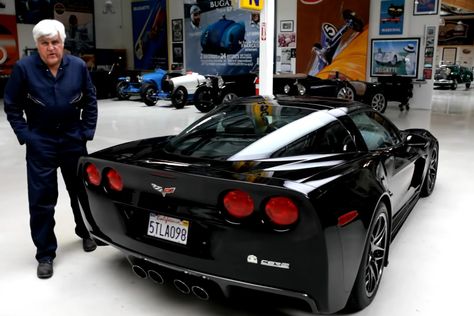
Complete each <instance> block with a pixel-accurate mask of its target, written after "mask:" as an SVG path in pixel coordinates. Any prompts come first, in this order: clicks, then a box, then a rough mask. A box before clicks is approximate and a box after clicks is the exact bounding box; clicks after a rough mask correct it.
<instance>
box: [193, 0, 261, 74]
mask: <svg viewBox="0 0 474 316" xmlns="http://www.w3.org/2000/svg"><path fill="white" fill-rule="evenodd" d="M259 27H260V26H259V18H258V19H256V18H255V14H254V13H252V12H249V11H243V10H238V9H235V8H233V7H232V4H231V1H230V0H228V1H210V0H204V1H196V0H195V1H186V0H185V3H184V30H185V45H186V70H187V71H194V72H199V73H201V74H222V75H235V74H245V73H249V72H251V71H254V70H255V69H256V65H257V60H258V55H259V31H260V29H259Z"/></svg>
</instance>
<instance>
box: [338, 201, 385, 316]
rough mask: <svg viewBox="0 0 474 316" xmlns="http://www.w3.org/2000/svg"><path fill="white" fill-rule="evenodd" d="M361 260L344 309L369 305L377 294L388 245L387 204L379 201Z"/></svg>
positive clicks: (351, 309) (348, 309)
mask: <svg viewBox="0 0 474 316" xmlns="http://www.w3.org/2000/svg"><path fill="white" fill-rule="evenodd" d="M368 232H369V233H368V239H367V241H366V244H365V248H364V253H363V255H362V261H361V264H360V266H359V272H358V273H357V277H356V280H355V282H354V286H353V288H352V292H351V294H350V297H349V300H348V302H347V305H346V308H345V311H348V312H356V311H359V310H361V309H363V308H365V307H366V306H367V305H369V304H370V303H371V302H372V300H373V299H374V297H375V295H376V294H377V290H378V287H379V285H380V280H381V279H382V274H383V269H384V267H385V263H386V260H387V254H388V247H389V245H390V222H389V215H388V210H387V206H386V205H385V203H384V202H380V203H379V205H378V206H377V209H376V211H375V214H374V217H373V219H372V223H371V224H370V227H369V231H368Z"/></svg>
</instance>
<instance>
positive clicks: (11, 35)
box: [0, 14, 20, 76]
mask: <svg viewBox="0 0 474 316" xmlns="http://www.w3.org/2000/svg"><path fill="white" fill-rule="evenodd" d="M19 58H20V54H19V52H18V36H17V30H16V16H14V15H3V14H0V76H1V75H9V74H11V72H12V69H13V66H14V65H15V63H16V62H17V61H18V59H19Z"/></svg>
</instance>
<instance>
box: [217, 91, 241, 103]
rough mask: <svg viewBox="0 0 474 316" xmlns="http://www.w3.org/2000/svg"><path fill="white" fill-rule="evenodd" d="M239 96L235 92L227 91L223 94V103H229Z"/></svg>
mask: <svg viewBox="0 0 474 316" xmlns="http://www.w3.org/2000/svg"><path fill="white" fill-rule="evenodd" d="M238 97H239V96H238V95H237V94H235V93H234V92H230V91H228V92H225V93H224V94H223V95H222V99H221V103H229V102H232V101H234V100H235V99H237V98H238Z"/></svg>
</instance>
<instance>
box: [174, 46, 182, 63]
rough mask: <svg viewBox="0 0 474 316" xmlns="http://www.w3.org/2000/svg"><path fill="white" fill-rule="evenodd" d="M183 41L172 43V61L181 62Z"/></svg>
mask: <svg viewBox="0 0 474 316" xmlns="http://www.w3.org/2000/svg"><path fill="white" fill-rule="evenodd" d="M183 54H184V52H183V43H173V63H178V64H182V63H183Z"/></svg>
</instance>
